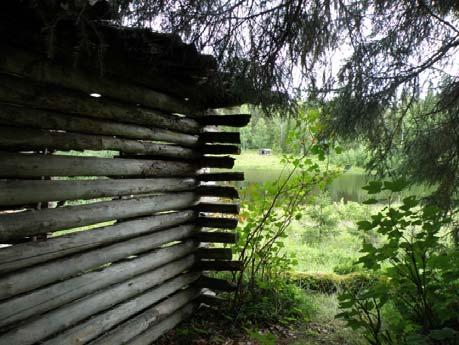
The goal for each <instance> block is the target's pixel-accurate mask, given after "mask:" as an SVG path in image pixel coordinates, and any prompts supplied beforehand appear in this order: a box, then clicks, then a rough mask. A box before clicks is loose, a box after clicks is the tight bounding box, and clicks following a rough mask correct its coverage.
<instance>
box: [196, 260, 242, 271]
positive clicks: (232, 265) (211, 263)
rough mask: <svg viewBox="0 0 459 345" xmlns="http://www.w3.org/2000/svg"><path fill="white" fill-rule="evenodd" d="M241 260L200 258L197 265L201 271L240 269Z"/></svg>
mask: <svg viewBox="0 0 459 345" xmlns="http://www.w3.org/2000/svg"><path fill="white" fill-rule="evenodd" d="M243 266H244V265H243V263H242V261H226V260H201V261H199V263H198V264H197V267H198V268H199V269H200V270H203V271H241V270H242V268H243Z"/></svg>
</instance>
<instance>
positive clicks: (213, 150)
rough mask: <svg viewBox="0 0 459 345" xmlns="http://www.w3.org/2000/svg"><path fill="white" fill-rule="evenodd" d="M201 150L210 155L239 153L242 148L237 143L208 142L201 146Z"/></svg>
mask: <svg viewBox="0 0 459 345" xmlns="http://www.w3.org/2000/svg"><path fill="white" fill-rule="evenodd" d="M199 150H200V151H201V152H202V153H204V154H210V155H239V154H241V148H240V147H239V146H237V145H219V144H207V145H202V146H200V147H199Z"/></svg>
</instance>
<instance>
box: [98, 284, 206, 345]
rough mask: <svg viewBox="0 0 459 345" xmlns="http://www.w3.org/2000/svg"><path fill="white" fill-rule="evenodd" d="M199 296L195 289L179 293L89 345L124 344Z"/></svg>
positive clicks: (198, 290) (198, 291)
mask: <svg viewBox="0 0 459 345" xmlns="http://www.w3.org/2000/svg"><path fill="white" fill-rule="evenodd" d="M200 294H201V290H200V289H198V288H195V287H190V288H188V289H186V290H184V291H180V292H178V293H176V294H174V295H172V296H171V297H169V298H167V299H166V300H165V301H164V302H161V303H159V304H158V305H155V306H153V307H150V308H148V309H147V310H145V311H144V312H142V313H141V314H139V315H137V316H136V317H134V318H132V319H130V320H128V321H127V322H125V323H123V324H122V325H120V326H118V327H117V328H115V329H114V330H113V331H111V332H109V333H108V334H106V335H104V336H103V337H102V338H100V339H97V340H96V341H95V342H93V343H92V344H91V345H113V344H126V343H128V342H129V341H130V340H131V339H132V338H134V337H136V336H137V335H139V334H141V333H143V332H145V331H147V330H148V329H149V328H150V327H151V326H153V325H156V324H158V323H159V322H161V321H162V320H164V319H166V318H167V317H168V316H170V315H172V314H173V313H174V312H175V311H176V310H178V309H180V308H182V307H183V306H185V305H187V304H189V303H190V302H192V301H194V300H196V299H197V298H198V297H199V296H200Z"/></svg>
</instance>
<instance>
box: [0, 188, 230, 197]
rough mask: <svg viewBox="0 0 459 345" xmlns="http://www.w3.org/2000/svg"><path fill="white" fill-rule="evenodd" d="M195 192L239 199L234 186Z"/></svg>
mask: <svg viewBox="0 0 459 345" xmlns="http://www.w3.org/2000/svg"><path fill="white" fill-rule="evenodd" d="M0 188H1V187H0ZM196 194H198V195H201V196H216V197H221V198H231V199H239V193H238V191H237V190H236V188H234V187H227V186H212V185H204V186H199V187H198V188H197V189H196Z"/></svg>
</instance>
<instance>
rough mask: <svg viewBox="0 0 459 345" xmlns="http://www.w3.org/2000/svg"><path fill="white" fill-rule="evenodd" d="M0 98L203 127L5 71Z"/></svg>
mask: <svg viewBox="0 0 459 345" xmlns="http://www.w3.org/2000/svg"><path fill="white" fill-rule="evenodd" d="M0 101H3V102H7V103H15V104H24V105H27V106H29V107H33V108H41V109H48V110H53V111H59V112H64V113H68V114H80V115H84V116H88V117H93V118H99V119H105V120H114V121H117V122H127V123H134V124H140V125H146V126H152V127H160V128H165V129H172V130H175V131H179V132H184V133H192V134H193V133H199V132H200V130H201V127H202V126H201V125H200V124H199V123H198V122H197V121H195V120H193V119H190V118H185V117H181V116H174V115H171V114H165V113H162V112H160V111H156V110H152V109H146V108H141V107H138V106H134V105H131V106H127V105H125V104H123V103H119V102H116V101H112V100H108V99H107V98H105V97H101V98H94V97H89V96H88V94H87V93H81V92H75V91H72V90H69V89H65V88H62V87H53V86H51V85H48V84H44V83H37V82H33V81H31V80H25V79H22V78H18V77H14V76H11V75H5V74H1V75H0Z"/></svg>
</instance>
